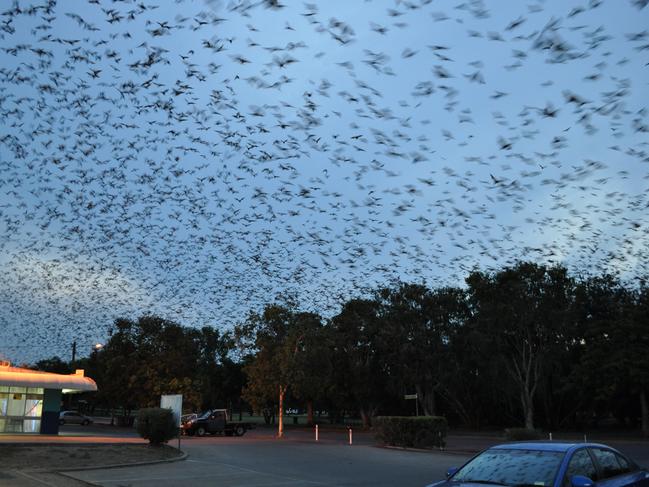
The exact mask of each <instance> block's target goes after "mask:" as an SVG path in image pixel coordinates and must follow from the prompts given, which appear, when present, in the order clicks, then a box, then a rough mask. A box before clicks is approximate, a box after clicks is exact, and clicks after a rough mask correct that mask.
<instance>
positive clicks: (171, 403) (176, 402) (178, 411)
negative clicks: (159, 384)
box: [160, 394, 183, 428]
mask: <svg viewBox="0 0 649 487" xmlns="http://www.w3.org/2000/svg"><path fill="white" fill-rule="evenodd" d="M160 407H161V408H164V409H171V412H172V413H173V415H174V423H175V424H176V426H177V427H178V428H180V416H181V415H182V414H183V395H182V394H163V395H162V396H160Z"/></svg>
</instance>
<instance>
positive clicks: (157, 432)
mask: <svg viewBox="0 0 649 487" xmlns="http://www.w3.org/2000/svg"><path fill="white" fill-rule="evenodd" d="M137 432H138V434H139V435H140V436H141V437H142V438H144V439H145V440H149V443H150V444H151V445H162V444H163V443H166V442H168V441H169V440H170V439H172V438H175V437H176V436H177V435H178V428H177V426H176V424H175V422H174V416H173V413H172V412H171V410H170V409H163V408H144V409H140V411H139V412H138V416H137Z"/></svg>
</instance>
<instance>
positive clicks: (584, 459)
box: [563, 448, 597, 487]
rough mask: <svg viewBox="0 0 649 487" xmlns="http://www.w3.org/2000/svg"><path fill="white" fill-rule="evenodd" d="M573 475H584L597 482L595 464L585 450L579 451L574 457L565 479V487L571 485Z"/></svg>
mask: <svg viewBox="0 0 649 487" xmlns="http://www.w3.org/2000/svg"><path fill="white" fill-rule="evenodd" d="M573 475H583V476H584V477H588V478H589V479H591V480H597V470H596V469H595V464H594V463H593V460H592V458H590V455H589V454H588V452H587V451H586V449H585V448H582V449H581V450H577V451H576V452H575V453H574V454H573V455H572V458H571V459H570V463H569V464H568V469H567V470H566V476H565V477H564V482H563V485H564V486H566V487H567V486H569V485H570V479H571V478H572V476H573Z"/></svg>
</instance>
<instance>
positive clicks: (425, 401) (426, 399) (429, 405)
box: [415, 384, 435, 416]
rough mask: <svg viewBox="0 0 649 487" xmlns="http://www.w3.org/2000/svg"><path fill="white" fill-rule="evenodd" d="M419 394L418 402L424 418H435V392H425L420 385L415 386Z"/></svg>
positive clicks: (431, 390)
mask: <svg viewBox="0 0 649 487" xmlns="http://www.w3.org/2000/svg"><path fill="white" fill-rule="evenodd" d="M415 390H416V392H417V401H419V404H420V405H421V408H422V410H423V413H424V416H435V391H434V390H433V389H432V388H431V389H430V390H424V388H423V387H421V386H420V385H419V384H417V385H416V386H415Z"/></svg>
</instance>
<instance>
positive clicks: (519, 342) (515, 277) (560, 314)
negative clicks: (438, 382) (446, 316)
mask: <svg viewBox="0 0 649 487" xmlns="http://www.w3.org/2000/svg"><path fill="white" fill-rule="evenodd" d="M467 284H468V285H469V289H468V292H469V301H470V305H471V313H472V315H471V320H472V321H473V323H474V325H475V326H479V327H484V328H485V330H486V331H487V333H486V335H485V336H487V337H489V339H490V340H492V341H493V344H494V345H495V349H496V350H497V351H498V358H499V360H500V362H501V364H502V366H503V367H504V369H505V372H506V373H507V375H508V376H509V378H510V379H512V380H513V382H514V384H515V386H516V388H517V394H518V397H519V400H520V403H521V407H522V410H523V415H524V424H525V427H526V428H528V429H533V428H534V401H535V396H536V392H537V389H538V387H539V384H540V383H541V378H542V373H543V370H544V366H545V365H546V362H545V361H546V359H547V357H550V356H551V354H552V353H553V351H554V350H556V348H557V347H560V346H562V344H563V343H564V342H565V340H564V337H563V333H564V330H565V329H566V328H567V326H568V324H569V323H570V310H571V308H572V305H571V297H572V295H573V293H572V289H573V281H572V279H571V278H569V277H568V274H567V271H566V269H564V268H562V267H553V268H546V267H544V266H538V265H536V264H532V263H519V264H517V265H516V266H514V267H510V268H506V269H503V270H501V271H500V272H498V273H495V274H487V273H482V272H473V273H471V274H470V275H469V277H468V278H467Z"/></svg>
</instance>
